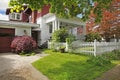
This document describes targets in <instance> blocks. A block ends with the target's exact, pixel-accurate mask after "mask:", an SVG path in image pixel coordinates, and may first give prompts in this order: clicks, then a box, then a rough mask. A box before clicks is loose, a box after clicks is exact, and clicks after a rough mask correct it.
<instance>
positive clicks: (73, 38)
mask: <svg viewBox="0 0 120 80" xmlns="http://www.w3.org/2000/svg"><path fill="white" fill-rule="evenodd" d="M73 41H75V36H74V35H72V34H69V36H68V38H66V42H67V43H68V44H71V43H72V42H73Z"/></svg>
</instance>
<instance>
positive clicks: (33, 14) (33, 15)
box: [32, 10, 37, 23]
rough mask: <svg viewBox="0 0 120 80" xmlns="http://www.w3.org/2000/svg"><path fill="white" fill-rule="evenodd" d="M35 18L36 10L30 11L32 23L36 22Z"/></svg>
mask: <svg viewBox="0 0 120 80" xmlns="http://www.w3.org/2000/svg"><path fill="white" fill-rule="evenodd" d="M36 19H37V10H33V11H32V23H36Z"/></svg>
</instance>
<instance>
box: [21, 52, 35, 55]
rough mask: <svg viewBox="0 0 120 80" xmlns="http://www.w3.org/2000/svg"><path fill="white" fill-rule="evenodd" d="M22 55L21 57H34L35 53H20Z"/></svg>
mask: <svg viewBox="0 0 120 80" xmlns="http://www.w3.org/2000/svg"><path fill="white" fill-rule="evenodd" d="M20 55H21V56H34V55H35V53H34V52H29V53H25V52H23V51H22V52H21V53H20Z"/></svg>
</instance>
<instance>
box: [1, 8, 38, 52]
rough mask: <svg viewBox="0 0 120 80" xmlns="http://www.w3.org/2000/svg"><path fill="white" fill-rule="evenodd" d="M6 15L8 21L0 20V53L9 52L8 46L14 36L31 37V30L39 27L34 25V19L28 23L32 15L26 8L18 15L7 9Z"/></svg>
mask: <svg viewBox="0 0 120 80" xmlns="http://www.w3.org/2000/svg"><path fill="white" fill-rule="evenodd" d="M33 13H34V12H33ZM6 14H7V15H9V20H10V21H1V20H0V52H9V51H11V48H10V44H11V41H12V39H13V38H14V36H23V35H29V36H31V35H32V31H31V30H32V29H33V28H37V27H39V25H38V24H35V21H34V19H33V20H31V21H32V22H31V23H30V17H31V16H32V15H33V14H32V11H31V9H29V8H27V7H26V8H25V9H24V10H23V11H21V12H20V13H15V12H13V13H10V8H8V9H7V10H6ZM33 17H34V16H33Z"/></svg>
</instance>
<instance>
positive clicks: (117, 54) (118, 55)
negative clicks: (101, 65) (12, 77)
mask: <svg viewBox="0 0 120 80" xmlns="http://www.w3.org/2000/svg"><path fill="white" fill-rule="evenodd" d="M103 56H104V57H106V58H108V59H110V60H120V50H113V51H112V52H109V53H105V54H103Z"/></svg>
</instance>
